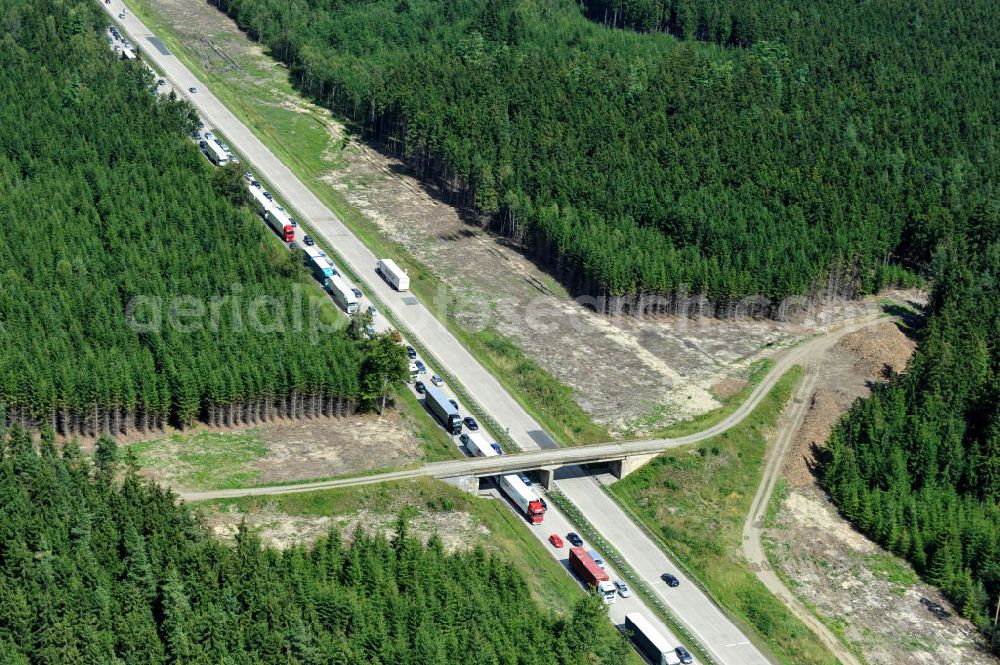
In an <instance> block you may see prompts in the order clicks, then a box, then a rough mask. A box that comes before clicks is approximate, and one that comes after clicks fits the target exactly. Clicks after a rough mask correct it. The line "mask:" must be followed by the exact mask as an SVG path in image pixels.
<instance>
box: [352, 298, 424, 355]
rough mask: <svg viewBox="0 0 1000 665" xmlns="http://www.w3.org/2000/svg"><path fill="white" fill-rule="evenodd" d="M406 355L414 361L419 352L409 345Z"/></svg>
mask: <svg viewBox="0 0 1000 665" xmlns="http://www.w3.org/2000/svg"><path fill="white" fill-rule="evenodd" d="M354 295H356V296H358V297H359V298H360V297H361V296H359V295H358V294H357V293H355V294H354ZM406 355H408V356H410V359H411V360H413V359H414V358H416V357H417V350H416V349H415V348H413V347H412V346H409V345H407V347H406Z"/></svg>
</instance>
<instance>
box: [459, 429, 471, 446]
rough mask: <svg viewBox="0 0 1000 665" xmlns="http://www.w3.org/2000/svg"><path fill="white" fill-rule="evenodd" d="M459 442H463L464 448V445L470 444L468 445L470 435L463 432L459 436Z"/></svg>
mask: <svg viewBox="0 0 1000 665" xmlns="http://www.w3.org/2000/svg"><path fill="white" fill-rule="evenodd" d="M458 440H459V441H461V442H462V445H463V446H464V445H466V444H468V443H469V435H468V434H466V433H465V432H462V433H461V434H460V435H459V436H458Z"/></svg>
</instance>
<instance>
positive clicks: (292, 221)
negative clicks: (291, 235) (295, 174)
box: [226, 150, 299, 227]
mask: <svg viewBox="0 0 1000 665" xmlns="http://www.w3.org/2000/svg"><path fill="white" fill-rule="evenodd" d="M226 152H229V151H228V150H227V151H226ZM288 221H289V223H291V225H292V226H295V227H298V225H299V223H298V222H296V221H295V218H294V217H289V218H288Z"/></svg>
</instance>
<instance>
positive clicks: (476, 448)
mask: <svg viewBox="0 0 1000 665" xmlns="http://www.w3.org/2000/svg"><path fill="white" fill-rule="evenodd" d="M464 437H465V449H466V450H468V451H469V454H470V455H472V456H473V457H496V456H497V455H499V453H497V451H496V449H494V448H493V446H492V445H491V444H490V441H489V439H487V438H486V437H485V436H483V435H482V434H481V433H479V432H472V431H469V432H466V433H465V434H464Z"/></svg>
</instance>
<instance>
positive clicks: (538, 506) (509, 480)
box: [500, 473, 545, 524]
mask: <svg viewBox="0 0 1000 665" xmlns="http://www.w3.org/2000/svg"><path fill="white" fill-rule="evenodd" d="M500 490H501V491H502V492H503V493H504V494H506V495H507V497H508V498H510V500H511V501H513V502H514V505H515V506H517V507H518V508H520V509H521V512H522V513H524V515H525V516H526V517H527V518H528V521H529V522H531V523H532V524H541V523H542V519H543V518H544V517H545V509H544V508H542V502H541V500H540V499H539V498H538V495H537V494H535V491H534V490H532V489H531V488H530V487H528V486H527V485H526V484H525V483H524V481H523V480H521V478H520V477H519V476H518V475H517V474H515V473H511V474H509V475H506V476H500Z"/></svg>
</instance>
